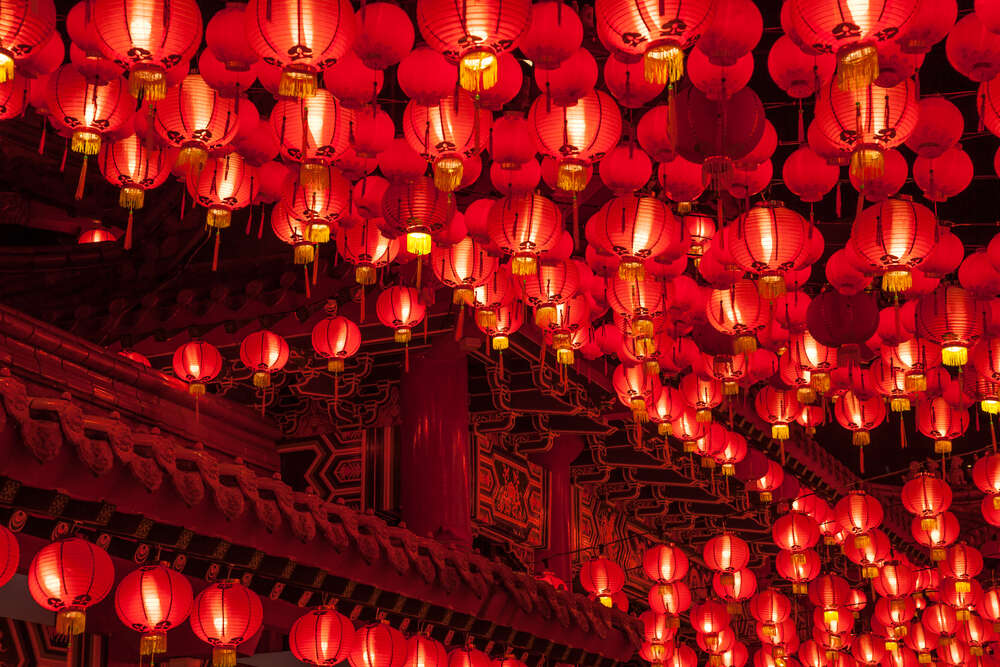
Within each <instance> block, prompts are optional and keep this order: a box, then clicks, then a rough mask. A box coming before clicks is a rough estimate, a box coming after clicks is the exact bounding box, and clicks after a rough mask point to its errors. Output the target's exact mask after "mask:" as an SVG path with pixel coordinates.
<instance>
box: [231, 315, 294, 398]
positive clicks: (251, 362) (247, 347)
mask: <svg viewBox="0 0 1000 667" xmlns="http://www.w3.org/2000/svg"><path fill="white" fill-rule="evenodd" d="M288 352H289V350H288V342H287V341H286V340H285V339H284V338H282V337H281V336H279V335H278V334H276V333H273V332H271V331H268V330H266V329H265V330H262V331H258V332H256V333H252V334H250V335H248V336H247V337H246V338H244V339H243V342H242V343H240V360H241V361H242V362H243V365H244V366H246V367H247V368H249V369H250V370H251V371H253V384H254V386H255V387H258V388H265V387H269V386H271V373H273V372H275V371H280V370H281V369H283V368H284V367H285V364H286V363H288Z"/></svg>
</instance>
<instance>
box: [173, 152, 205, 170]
mask: <svg viewBox="0 0 1000 667" xmlns="http://www.w3.org/2000/svg"><path fill="white" fill-rule="evenodd" d="M207 163H208V151H206V150H205V149H204V148H202V147H201V146H185V147H184V148H182V149H181V152H180V153H178V154H177V166H178V167H181V168H182V169H185V170H186V171H187V172H188V173H189V174H191V175H193V176H197V175H198V174H200V173H201V171H202V169H204V168H205V164H207Z"/></svg>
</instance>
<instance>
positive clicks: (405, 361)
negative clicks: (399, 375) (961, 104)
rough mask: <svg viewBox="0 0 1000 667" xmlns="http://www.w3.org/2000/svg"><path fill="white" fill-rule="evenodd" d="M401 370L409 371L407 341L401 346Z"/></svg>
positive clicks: (408, 345)
mask: <svg viewBox="0 0 1000 667" xmlns="http://www.w3.org/2000/svg"><path fill="white" fill-rule="evenodd" d="M403 372H404V373H409V372H410V344H409V343H406V345H405V346H403Z"/></svg>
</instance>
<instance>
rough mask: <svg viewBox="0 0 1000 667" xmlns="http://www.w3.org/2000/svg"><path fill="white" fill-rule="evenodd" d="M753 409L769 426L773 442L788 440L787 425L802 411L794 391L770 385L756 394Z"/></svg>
mask: <svg viewBox="0 0 1000 667" xmlns="http://www.w3.org/2000/svg"><path fill="white" fill-rule="evenodd" d="M754 407H755V409H756V411H757V414H758V415H759V416H760V418H761V419H763V420H764V421H766V422H768V423H769V424H771V437H772V438H774V439H775V440H787V439H788V435H789V432H788V425H789V424H791V423H792V422H793V421H795V418H796V417H798V416H799V413H800V412H801V411H802V406H801V405H800V404H799V401H798V400H797V399H796V397H795V390H793V389H777V388H775V387H772V386H771V385H764V387H762V388H761V390H760V391H758V392H757V397H756V398H755V399H754Z"/></svg>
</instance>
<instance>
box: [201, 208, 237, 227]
mask: <svg viewBox="0 0 1000 667" xmlns="http://www.w3.org/2000/svg"><path fill="white" fill-rule="evenodd" d="M232 221H233V213H232V211H230V210H228V209H224V208H218V207H215V206H212V207H210V208H209V209H208V213H207V214H206V216H205V224H206V225H208V226H209V227H214V228H215V229H225V228H226V227H228V226H229V225H230V224H231V223H232Z"/></svg>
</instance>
